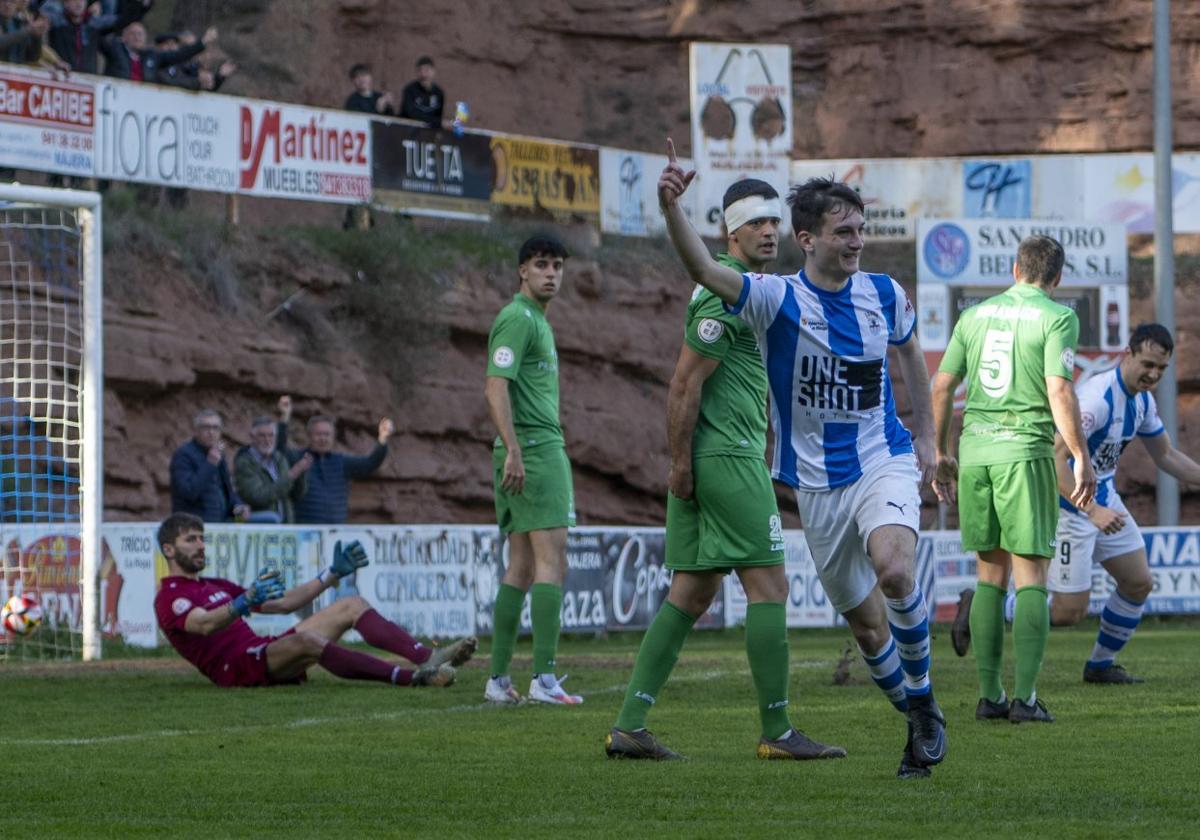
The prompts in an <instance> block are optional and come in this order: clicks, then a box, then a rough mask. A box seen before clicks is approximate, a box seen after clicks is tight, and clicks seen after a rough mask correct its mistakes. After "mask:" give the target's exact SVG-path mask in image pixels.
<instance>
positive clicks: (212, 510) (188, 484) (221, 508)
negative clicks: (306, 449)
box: [171, 408, 299, 522]
mask: <svg viewBox="0 0 1200 840" xmlns="http://www.w3.org/2000/svg"><path fill="white" fill-rule="evenodd" d="M192 429H193V431H194V437H193V438H192V439H191V440H189V441H188V442H187V443H185V444H184V445H183V446H181V447H179V448H178V449H176V450H175V454H174V455H172V456H171V513H190V514H193V515H195V516H199V517H200V518H201V519H203V520H204V521H205V522H229V521H230V520H231V519H236V520H237V521H239V522H244V521H246V516H247V515H248V514H249V513H250V508H249V507H247V506H246V505H244V504H242V500H241V499H239V498H238V495H237V493H236V492H235V491H234V489H233V482H232V481H230V479H229V468H228V467H227V466H226V465H225V441H223V440H222V439H221V429H222V424H221V415H220V414H218V413H217V412H215V411H213V410H212V409H210V408H208V409H205V410H204V411H201V412H200V413H199V414H197V415H196V417H195V419H194V420H193V421H192ZM296 460H299V458H297V459H296Z"/></svg>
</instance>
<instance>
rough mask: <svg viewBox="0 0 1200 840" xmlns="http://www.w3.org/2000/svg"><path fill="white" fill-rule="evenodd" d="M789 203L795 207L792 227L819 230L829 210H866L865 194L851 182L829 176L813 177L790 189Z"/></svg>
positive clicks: (835, 211)
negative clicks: (851, 184)
mask: <svg viewBox="0 0 1200 840" xmlns="http://www.w3.org/2000/svg"><path fill="white" fill-rule="evenodd" d="M787 203H788V207H790V208H792V230H794V231H796V232H797V233H799V232H800V231H802V230H806V231H808V232H809V233H816V232H817V231H819V230H820V229H821V220H822V219H823V218H825V214H826V213H843V212H849V211H850V210H851V209H853V210H857V211H858V212H859V213H865V212H866V205H865V204H863V200H862V196H861V195H859V194H858V190H856V189H854V187H852V186H850V185H849V184H844V183H842V182H841V181H835V180H834V179H833V177H832V176H830V177H829V178H809V179H808V180H807V181H805V182H804V183H803V184H797V185H796V186H794V187H792V188H791V189H790V190H789V191H788V197H787Z"/></svg>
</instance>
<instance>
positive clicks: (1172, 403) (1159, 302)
mask: <svg viewBox="0 0 1200 840" xmlns="http://www.w3.org/2000/svg"><path fill="white" fill-rule="evenodd" d="M1171 117H1172V114H1171V0H1154V310H1155V313H1156V317H1157V318H1158V322H1159V323H1160V324H1162V325H1163V326H1164V327H1166V328H1167V329H1168V330H1170V331H1171V334H1172V335H1174V334H1175V222H1174V215H1173V212H1172V201H1173V198H1174V196H1173V190H1172V183H1171V143H1172V141H1171ZM1156 396H1157V400H1158V412H1159V415H1160V416H1161V417H1162V422H1163V426H1165V427H1166V430H1167V434H1169V435H1170V436H1171V439H1172V440H1177V439H1178V437H1179V436H1178V434H1177V432H1178V428H1177V426H1178V421H1177V412H1176V400H1177V396H1178V391H1177V389H1176V385H1175V366H1174V365H1171V366H1170V367H1168V368H1167V371H1166V373H1165V374H1163V378H1162V379H1161V380H1160V381H1159V383H1158V391H1157V394H1156ZM1157 495H1158V524H1159V525H1167V526H1174V525H1178V524H1179V482H1178V481H1176V480H1175V479H1174V478H1172V477H1171V476H1169V475H1167V474H1166V473H1165V472H1162V471H1161V470H1160V471H1159V473H1158V494H1157Z"/></svg>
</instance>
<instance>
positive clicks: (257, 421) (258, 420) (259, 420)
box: [250, 414, 275, 431]
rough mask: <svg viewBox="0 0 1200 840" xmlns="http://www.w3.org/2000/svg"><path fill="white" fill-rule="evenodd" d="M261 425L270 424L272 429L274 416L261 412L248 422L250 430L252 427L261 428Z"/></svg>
mask: <svg viewBox="0 0 1200 840" xmlns="http://www.w3.org/2000/svg"><path fill="white" fill-rule="evenodd" d="M263 426H270V427H271V428H272V429H273V428H275V418H274V417H272V416H271V415H269V414H263V415H262V416H260V417H255V418H254V420H253V421H252V422H251V423H250V430H251V431H253V430H254V429H261V428H262V427H263Z"/></svg>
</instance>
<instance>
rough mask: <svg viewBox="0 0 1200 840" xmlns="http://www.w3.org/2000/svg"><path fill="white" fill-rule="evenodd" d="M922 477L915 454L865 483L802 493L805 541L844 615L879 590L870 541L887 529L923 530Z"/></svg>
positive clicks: (876, 470)
mask: <svg viewBox="0 0 1200 840" xmlns="http://www.w3.org/2000/svg"><path fill="white" fill-rule="evenodd" d="M920 480H921V474H920V472H918V470H917V462H916V459H915V458H914V457H913V456H912V455H896V456H893V457H890V458H888V459H887V460H886V461H884V462H883V463H882V464H880V465H878V466H876V467H873V468H872V469H871V470H870V471H869V472H867V473H865V474H864V475H863V477H862V478H860V479H859V480H858V481H856V482H854V483H853V484H848V485H846V486H845V487H837V488H835V489H833V490H813V491H808V490H797V491H796V506H797V507H798V508H799V510H800V520H801V524H802V525H803V526H804V539H805V541H807V542H808V548H809V550H810V551H811V552H812V557H813V563H814V564H815V565H816V568H817V576H818V577H819V578H820V579H821V586H822V587H824V589H825V594H826V595H827V596H828V597H829V602H830V603H831V604H833V608H834V609H835V610H837V611H838V612H839V613H844V612H847V611H849V610H852V609H854V608H855V607H857V606H858V605H859V604H861V603H862V602H863V601H865V600H866V599H867V596H868V595H870V594H871V590H872V589H874V588H875V584H876V582H877V579H876V577H875V567H874V566H873V565H872V563H871V558H870V557H868V556H867V538H868V537H870V536H871V532H872V531H874V530H875V529H876V528H879V527H880V526H883V525H903V526H904V527H905V528H908V529H910V530H911V531H912V532H913V533H914V534H915V533H917V532H918V529H919V528H920V526H921V493H920V490H919V487H918V485H919V482H920Z"/></svg>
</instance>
